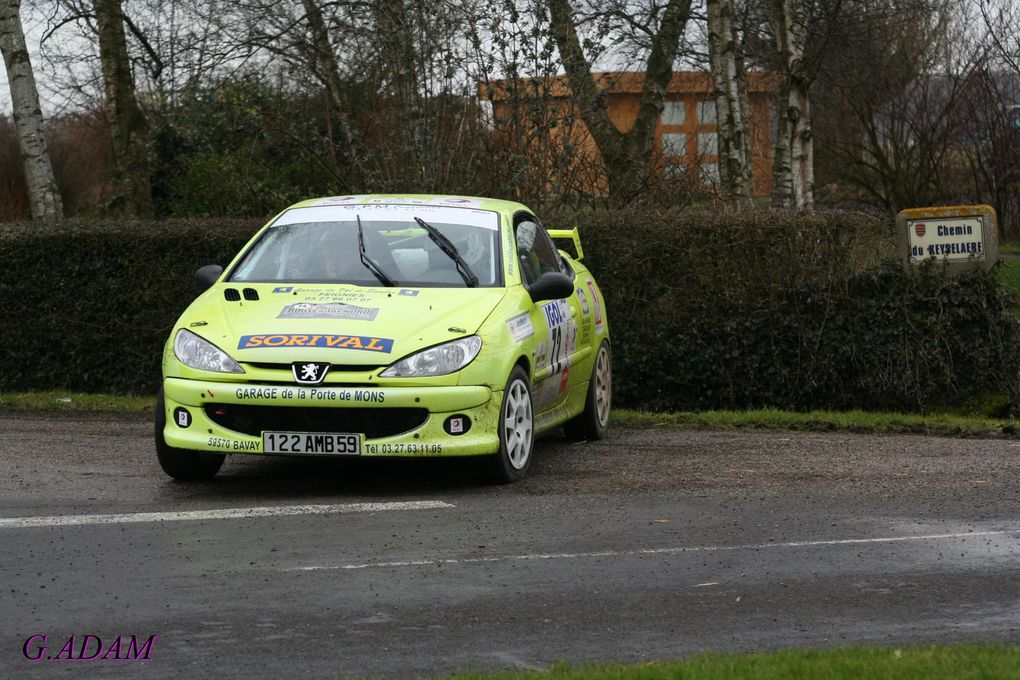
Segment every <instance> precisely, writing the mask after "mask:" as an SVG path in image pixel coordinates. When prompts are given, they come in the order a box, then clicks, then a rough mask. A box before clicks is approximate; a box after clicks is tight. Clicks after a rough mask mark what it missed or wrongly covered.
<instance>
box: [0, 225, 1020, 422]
mask: <svg viewBox="0 0 1020 680" xmlns="http://www.w3.org/2000/svg"><path fill="white" fill-rule="evenodd" d="M544 217H545V221H546V223H547V224H548V225H549V226H556V227H563V226H570V225H571V224H573V223H579V224H580V226H581V233H582V240H583V243H584V247H585V254H586V262H587V263H588V264H589V266H590V267H591V268H592V270H593V271H594V272H595V275H596V277H597V279H598V281H599V283H600V284H601V286H602V288H603V292H604V294H605V297H606V303H607V306H608V313H609V319H610V324H611V329H612V333H613V343H614V368H615V379H616V384H615V395H614V396H615V400H616V403H617V404H618V405H620V406H628V407H635V408H649V409H669V410H690V409H707V408H746V407H763V406H774V407H781V408H793V409H805V408H850V407H859V408H866V409H877V408H892V409H896V410H925V409H927V408H931V407H936V406H943V405H947V404H952V403H955V402H958V401H959V400H961V399H965V398H969V397H972V396H975V395H981V394H987V393H989V392H1008V393H1009V394H1011V395H1014V394H1016V393H1017V366H1020V364H1018V362H1017V359H1018V358H1020V330H1018V323H1017V321H1016V319H1015V318H1014V317H1013V315H1012V311H1011V307H1012V301H1011V300H1009V299H1008V297H1007V296H1006V294H1005V293H1004V292H1003V291H1002V290H1001V289H1000V288H999V287H998V286H997V285H996V283H995V280H994V277H993V276H992V275H990V274H985V273H982V272H979V271H974V272H972V273H969V274H967V275H964V276H961V277H958V278H954V279H948V278H946V277H945V276H944V275H943V274H942V272H941V270H940V268H939V267H928V268H924V269H923V270H921V271H919V272H916V273H908V272H905V271H903V269H902V268H901V267H900V266H899V265H898V264H895V263H888V262H886V263H885V264H883V263H882V261H883V259H885V258H888V257H890V256H891V255H892V253H893V246H892V240H891V238H890V236H891V232H890V229H889V226H888V223H887V221H886V220H885V219H882V218H879V217H875V216H871V215H866V214H860V213H816V214H813V215H796V214H792V213H774V212H767V211H756V212H750V213H733V214H731V213H725V212H717V213H708V212H705V213H691V212H669V211H654V210H648V209H637V208H635V209H630V210H625V211H617V212H596V213H589V214H584V215H580V216H571V215H546V216H544ZM258 226H259V223H258V222H253V221H244V222H237V221H235V222H229V221H222V220H219V221H215V222H213V221H208V222H193V221H162V222H144V223H90V224H83V223H73V222H67V223H62V224H59V225H54V226H47V227H41V228H40V227H33V226H28V225H0V265H2V267H3V271H4V276H3V277H0V308H2V309H3V310H4V316H3V322H2V334H0V391H14V390H17V391H23V390H35V389H54V388H62V389H69V390H77V391H89V392H115V393H151V392H154V391H155V389H156V386H157V384H158V380H159V356H160V351H161V348H162V345H163V342H164V341H165V339H166V337H167V334H168V332H169V330H170V328H171V326H172V324H173V322H174V320H175V319H176V317H177V316H178V315H179V314H180V312H181V311H182V310H183V309H184V307H185V306H186V305H187V304H188V302H189V301H190V300H191V298H192V297H193V296H194V287H193V283H192V277H193V273H194V271H195V270H196V269H197V268H198V267H200V266H201V265H204V264H208V263H210V262H218V263H221V264H225V263H226V262H227V260H228V259H230V257H231V256H232V255H233V254H234V253H235V252H236V251H237V250H238V249H239V248H240V247H241V245H242V244H243V243H244V242H245V241H246V240H247V239H248V238H249V237H250V235H251V234H252V233H253V232H254V231H255V230H256V229H257V228H258Z"/></svg>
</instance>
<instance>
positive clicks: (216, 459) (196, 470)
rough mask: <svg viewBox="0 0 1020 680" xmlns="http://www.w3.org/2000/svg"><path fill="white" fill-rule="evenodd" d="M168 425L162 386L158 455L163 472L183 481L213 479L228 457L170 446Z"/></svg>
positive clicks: (157, 433)
mask: <svg viewBox="0 0 1020 680" xmlns="http://www.w3.org/2000/svg"><path fill="white" fill-rule="evenodd" d="M164 427H166V406H165V404H164V401H163V389H162V388H160V390H159V396H158V397H156V431H155V440H156V457H157V458H159V466H160V467H161V468H163V472H165V473H167V474H168V475H170V476H171V477H173V478H174V479H177V480H180V481H182V482H197V481H202V480H207V479H212V478H213V477H215V476H216V473H217V472H219V471H220V468H221V467H223V461H224V459H225V458H226V456H225V455H223V454H222V453H206V452H205V451H188V450H186V449H176V448H174V447H172V446H168V445H167V443H166V441H165V440H164V439H163V428H164Z"/></svg>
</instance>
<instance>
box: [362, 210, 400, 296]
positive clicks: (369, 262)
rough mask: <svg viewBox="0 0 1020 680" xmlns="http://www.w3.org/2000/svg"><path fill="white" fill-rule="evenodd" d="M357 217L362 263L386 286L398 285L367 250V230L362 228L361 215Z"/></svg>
mask: <svg viewBox="0 0 1020 680" xmlns="http://www.w3.org/2000/svg"><path fill="white" fill-rule="evenodd" d="M355 217H357V218H358V249H359V250H360V251H361V264H363V265H365V268H366V269H368V271H370V272H372V273H373V274H375V278H377V279H379V281H381V282H382V284H383V285H384V286H396V285H397V282H396V281H394V280H393V279H391V278H390V277H388V276H386V272H384V271H383V270H382V267H380V266H379V264H378V263H377V262H376V261H375V260H373V259H372V258H370V257H369V256H368V253H366V252H365V232H364V231H362V229H361V215H355Z"/></svg>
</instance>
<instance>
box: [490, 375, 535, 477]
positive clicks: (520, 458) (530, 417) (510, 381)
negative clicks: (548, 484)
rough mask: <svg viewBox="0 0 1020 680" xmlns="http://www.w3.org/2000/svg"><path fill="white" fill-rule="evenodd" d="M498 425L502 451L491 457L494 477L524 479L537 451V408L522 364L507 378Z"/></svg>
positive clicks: (500, 449)
mask: <svg viewBox="0 0 1020 680" xmlns="http://www.w3.org/2000/svg"><path fill="white" fill-rule="evenodd" d="M511 417H513V418H514V419H515V422H514V423H513V428H510V427H509V426H508V425H507V421H508V420H510V418H511ZM496 427H497V431H498V433H499V452H498V453H497V454H496V455H495V456H493V457H492V458H493V461H492V463H493V477H494V478H495V481H496V482H499V483H500V484H507V483H510V482H516V481H517V480H519V479H523V478H524V476H525V475H527V474H528V469H529V468H531V458H532V455H533V454H534V451H535V409H534V402H533V401H532V398H531V385H530V383H529V380H528V374H527V373H525V372H524V369H523V368H521V367H520V366H514V368H513V370H512V371H510V377H509V378H507V381H506V387H505V388H504V390H503V402H502V403H501V404H500V407H499V420H498V421H497V426H496ZM515 435H516V436H515ZM522 437H523V439H521V438H522Z"/></svg>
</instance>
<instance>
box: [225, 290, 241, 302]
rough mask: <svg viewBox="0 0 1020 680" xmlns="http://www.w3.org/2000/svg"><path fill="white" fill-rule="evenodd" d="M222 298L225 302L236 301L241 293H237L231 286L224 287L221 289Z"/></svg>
mask: <svg viewBox="0 0 1020 680" xmlns="http://www.w3.org/2000/svg"><path fill="white" fill-rule="evenodd" d="M223 298H224V299H225V300H226V301H227V302H237V301H238V300H240V299H241V294H240V293H238V292H237V291H236V290H234V289H233V288H224V289H223Z"/></svg>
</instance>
